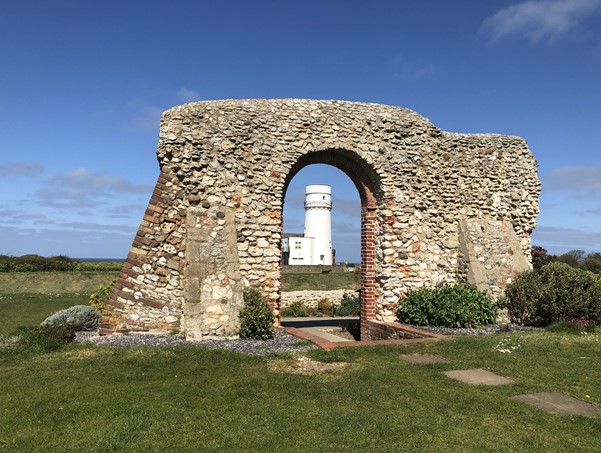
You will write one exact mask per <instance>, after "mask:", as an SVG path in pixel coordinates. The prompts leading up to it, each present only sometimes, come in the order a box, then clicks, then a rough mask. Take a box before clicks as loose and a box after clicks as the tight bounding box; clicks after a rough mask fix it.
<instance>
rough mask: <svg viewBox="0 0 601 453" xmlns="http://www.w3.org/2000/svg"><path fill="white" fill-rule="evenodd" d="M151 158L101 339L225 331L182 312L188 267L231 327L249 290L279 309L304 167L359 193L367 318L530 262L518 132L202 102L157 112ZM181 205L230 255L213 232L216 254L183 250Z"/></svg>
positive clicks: (379, 112) (499, 279)
mask: <svg viewBox="0 0 601 453" xmlns="http://www.w3.org/2000/svg"><path fill="white" fill-rule="evenodd" d="M157 155H158V159H159V165H160V167H161V176H160V177H159V182H158V183H157V188H156V189H155V192H154V194H153V198H152V199H151V202H150V204H149V209H148V210H147V212H146V215H145V216H144V219H143V220H142V223H141V225H140V229H139V231H138V233H137V235H136V239H135V240H134V244H133V247H132V250H131V252H130V255H129V256H128V260H127V262H126V264H125V266H124V271H123V272H122V274H121V278H120V280H119V282H118V284H117V290H116V291H115V293H114V294H113V296H112V298H111V303H110V304H109V307H108V309H107V311H106V312H105V316H104V317H103V327H104V331H105V332H106V333H108V332H111V331H115V330H120V329H127V328H129V329H156V328H160V329H169V328H173V327H174V326H175V327H178V328H183V326H185V325H188V326H190V325H195V326H199V327H198V328H197V329H196V336H197V337H198V338H203V337H205V336H206V337H209V336H210V335H214V333H215V332H217V331H219V329H226V330H227V331H228V332H231V326H228V327H227V328H226V327H219V328H218V327H216V323H215V322H213V323H212V325H213V330H212V331H211V329H210V328H208V327H207V328H204V327H202V326H207V325H208V324H206V319H207V316H209V315H210V314H208V313H206V312H203V311H202V310H196V311H194V313H190V314H186V307H187V306H188V305H189V304H194V303H197V302H198V301H195V300H193V298H194V297H196V294H197V293H198V292H197V291H195V290H194V289H193V288H190V287H188V288H186V284H185V282H184V278H185V277H184V276H185V275H187V272H188V270H187V269H188V267H190V266H196V267H201V268H202V272H201V274H198V275H203V276H204V277H203V279H204V280H203V279H200V278H197V279H198V282H197V284H198V285H206V284H207V282H210V281H213V282H216V283H215V284H216V285H221V286H223V285H224V284H225V286H226V287H228V288H234V290H233V291H234V292H235V293H236V294H237V295H236V296H233V297H231V298H229V299H228V298H227V297H223V298H221V299H220V301H219V305H220V306H221V307H222V311H223V313H222V314H220V316H226V315H227V316H228V319H233V317H234V315H235V313H237V307H238V305H239V301H240V298H239V293H240V291H242V289H241V288H243V287H244V286H248V285H258V286H259V287H260V288H261V289H262V291H263V293H264V294H265V295H266V297H267V299H268V300H269V302H270V303H271V304H272V306H273V307H274V312H275V313H276V314H277V313H278V312H279V308H280V291H281V279H280V273H281V265H280V256H281V252H280V244H281V237H282V236H281V235H282V211H283V201H284V195H285V188H286V187H287V184H288V182H289V181H290V179H291V178H292V177H293V176H294V174H295V173H296V172H297V171H298V170H300V168H302V165H304V164H305V163H314V162H315V163H317V162H323V163H330V164H332V165H335V166H338V167H339V168H341V169H342V170H343V171H345V172H346V173H347V174H348V175H349V177H351V179H353V181H354V182H355V185H356V186H357V188H358V190H359V193H360V197H361V199H362V206H363V208H362V212H363V214H362V218H363V223H364V234H363V236H364V238H363V246H362V250H363V251H362V253H363V254H364V261H365V260H366V259H367V261H369V262H365V263H363V264H365V266H362V272H364V276H363V283H362V285H363V286H364V291H363V292H362V298H365V301H364V302H365V303H366V304H367V309H365V310H362V313H367V314H366V316H369V317H373V318H374V319H376V320H379V321H390V320H392V319H393V317H394V308H395V306H396V303H397V301H398V299H399V297H402V295H403V294H404V293H405V292H406V291H407V290H409V289H412V288H419V287H422V286H433V285H437V284H441V283H451V282H455V281H457V280H465V279H467V280H468V281H469V280H470V279H471V280H473V281H474V283H476V284H478V285H479V286H481V287H482V286H485V287H486V288H487V289H488V290H489V291H490V292H491V293H492V294H493V295H498V294H500V293H501V292H502V290H503V288H504V285H505V284H506V282H507V281H508V279H510V278H511V275H512V273H513V272H514V271H515V270H516V269H523V268H524V267H526V268H527V267H528V266H529V258H528V257H529V250H530V232H531V231H532V229H533V228H534V227H535V225H536V217H537V215H538V194H539V191H540V183H539V180H538V178H537V174H536V168H537V165H536V161H535V160H534V158H533V156H532V154H531V153H530V151H529V149H528V147H527V145H526V142H525V141H524V140H523V139H521V138H519V137H510V136H502V135H492V134H489V135H486V134H481V135H468V134H455V133H448V132H444V131H442V130H440V129H438V128H436V127H435V126H434V125H432V123H430V122H429V121H428V120H427V119H426V118H424V117H422V116H420V115H418V114H417V113H415V112H413V111H410V110H407V109H402V108H398V107H391V106H384V105H377V104H362V103H352V102H342V101H314V100H299V99H279V100H232V101H208V102H198V103H193V104H186V105H182V106H178V107H174V108H173V109H171V110H168V111H167V112H165V113H164V114H163V118H162V120H161V128H160V133H159V145H158V149H157ZM190 210H195V212H196V213H197V214H198V215H202V212H203V210H204V211H210V212H214V213H216V212H220V213H222V214H223V216H224V217H223V220H224V222H226V223H227V224H228V228H229V230H228V231H229V233H228V237H229V238H230V239H232V237H233V238H234V240H235V249H234V250H233V251H231V252H232V253H229V252H228V253H229V255H228V256H224V255H223V254H224V253H225V252H224V251H223V250H222V247H221V245H219V243H218V240H221V239H218V236H219V234H220V233H218V232H216V231H212V233H211V234H214V236H213V237H211V236H209V237H208V238H207V240H206V241H204V242H203V247H205V249H204V251H203V255H202V256H204V257H211V256H218V255H219V256H221V258H215V259H211V260H208V261H207V260H206V259H205V260H204V261H202V260H200V259H199V260H196V261H195V259H193V258H191V257H188V256H186V240H187V237H188V235H190V234H191V229H198V228H203V227H202V225H195V226H191V225H189V224H187V223H186V221H185V219H186V216H187V213H188V211H190ZM226 218H227V219H229V220H225V219H226ZM365 225H369V228H367V229H366V228H365ZM370 228H371V229H370ZM508 230H509V231H508ZM232 235H233V236H232ZM211 241H214V242H211ZM231 248H234V247H233V246H232V247H231ZM366 257H367V258H366ZM482 260H484V261H482ZM226 263H228V264H227V265H226ZM499 263H501V265H499ZM203 266H205V267H204V268H203ZM220 266H221V267H223V266H226V267H227V268H228V269H229V270H225V271H224V269H223V268H219V267H220ZM233 269H235V271H234V270H233ZM199 272H200V271H199ZM228 272H229V273H232V272H233V273H234V274H236V275H238V273H239V283H240V285H237V283H236V284H235V285H233V286H232V285H231V284H230V283H228V282H226V283H223V279H219V278H217V277H218V276H220V275H222V276H223V275H227V274H228ZM195 275H196V274H195ZM214 277H215V278H214ZM236 278H238V277H236ZM201 280H202V282H201ZM234 280H235V279H234ZM236 282H237V280H236ZM195 284H196V283H195ZM205 289H206V288H205ZM199 291H200V290H199ZM207 293H211V291H208V292H207ZM234 301H235V302H234ZM214 302H215V301H210V304H209V305H210V306H214V305H216V304H217V302H215V303H214ZM364 302H362V303H364ZM207 303H209V301H207ZM364 308H365V307H364ZM209 317H213V319H214V316H213V315H210V316H209ZM223 319H225V318H223Z"/></svg>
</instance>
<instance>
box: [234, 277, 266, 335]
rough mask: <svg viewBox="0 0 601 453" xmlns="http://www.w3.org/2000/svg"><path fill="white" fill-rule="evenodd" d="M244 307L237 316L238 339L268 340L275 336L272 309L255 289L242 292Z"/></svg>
mask: <svg viewBox="0 0 601 453" xmlns="http://www.w3.org/2000/svg"><path fill="white" fill-rule="evenodd" d="M243 297H244V306H243V307H242V309H241V310H240V314H239V315H238V317H239V319H240V338H242V339H248V340H250V339H254V340H268V339H270V338H273V336H274V335H275V326H274V323H275V317H274V316H273V309H272V308H271V307H270V306H269V305H268V304H267V302H265V298H264V297H263V295H262V294H261V291H259V290H258V289H257V288H247V289H245V290H244V295H243Z"/></svg>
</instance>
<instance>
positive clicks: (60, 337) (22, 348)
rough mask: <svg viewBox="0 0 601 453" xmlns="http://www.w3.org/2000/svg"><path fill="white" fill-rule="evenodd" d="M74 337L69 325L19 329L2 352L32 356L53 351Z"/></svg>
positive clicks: (2, 348)
mask: <svg viewBox="0 0 601 453" xmlns="http://www.w3.org/2000/svg"><path fill="white" fill-rule="evenodd" d="M74 339H75V330H74V329H73V328H72V327H70V326H60V325H44V326H35V327H24V328H21V329H19V331H18V332H17V335H16V336H15V337H14V341H12V342H10V343H5V344H4V345H3V346H2V347H1V348H0V350H1V352H2V353H3V354H8V355H19V356H32V355H36V354H43V353H46V352H54V351H58V350H59V349H61V348H62V347H63V346H64V345H65V344H67V343H71V342H72V341H73V340H74Z"/></svg>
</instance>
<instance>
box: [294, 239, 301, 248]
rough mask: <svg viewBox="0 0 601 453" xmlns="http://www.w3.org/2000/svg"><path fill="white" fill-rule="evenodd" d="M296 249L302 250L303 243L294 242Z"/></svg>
mask: <svg viewBox="0 0 601 453" xmlns="http://www.w3.org/2000/svg"><path fill="white" fill-rule="evenodd" d="M294 248H295V249H300V248H301V242H300V241H295V242H294Z"/></svg>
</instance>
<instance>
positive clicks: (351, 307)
mask: <svg viewBox="0 0 601 453" xmlns="http://www.w3.org/2000/svg"><path fill="white" fill-rule="evenodd" d="M360 311H361V299H360V297H359V295H358V294H354V295H353V294H351V293H344V294H343V295H342V299H341V300H340V304H339V305H336V306H334V315H335V316H359V313H360Z"/></svg>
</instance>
